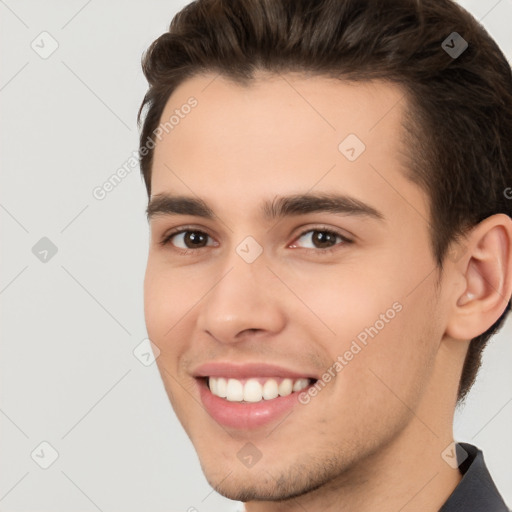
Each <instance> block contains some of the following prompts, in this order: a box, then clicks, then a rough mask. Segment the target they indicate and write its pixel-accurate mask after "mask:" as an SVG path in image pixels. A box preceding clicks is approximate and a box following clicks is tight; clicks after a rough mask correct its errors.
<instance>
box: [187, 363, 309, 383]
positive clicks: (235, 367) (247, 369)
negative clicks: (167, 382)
mask: <svg viewBox="0 0 512 512" xmlns="http://www.w3.org/2000/svg"><path fill="white" fill-rule="evenodd" d="M192 373H193V375H194V377H231V378H233V379H247V378H250V377H283V378H290V379H303V378H309V379H317V377H314V376H313V375H311V374H310V373H307V372H301V371H294V370H290V369H287V368H284V367H282V366H278V365H273V364H267V363H244V364H240V363H230V362H227V361H217V362H209V363H204V364H202V365H200V366H198V367H197V368H196V369H195V371H193V372H192Z"/></svg>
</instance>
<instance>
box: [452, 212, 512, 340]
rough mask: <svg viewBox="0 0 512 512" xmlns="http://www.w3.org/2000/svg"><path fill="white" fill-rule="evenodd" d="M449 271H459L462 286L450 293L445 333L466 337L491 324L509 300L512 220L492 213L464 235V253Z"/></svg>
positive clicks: (511, 272) (480, 332) (511, 263)
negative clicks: (450, 298) (451, 307)
mask: <svg viewBox="0 0 512 512" xmlns="http://www.w3.org/2000/svg"><path fill="white" fill-rule="evenodd" d="M453 271H454V273H455V274H458V273H460V272H462V274H463V279H464V283H465V287H464V290H463V291H462V293H461V292H460V288H459V291H458V292H457V294H456V295H455V296H454V299H455V303H453V309H452V314H451V315H450V319H449V322H448V325H447V329H446V334H447V335H449V336H450V337H452V338H454V339H461V340H470V339H472V338H474V337H476V336H479V335H480V334H482V333H484V332H485V331H486V330H487V329H488V328H489V327H491V326H492V325H493V324H494V323H495V322H496V320H498V319H499V317H500V316H501V315H502V314H503V311H504V310H505V308H506V306H507V303H508V302H509V301H510V297H511V294H512V219H511V218H510V217H508V216H507V215H504V214H496V215H493V216H491V217H488V218H486V219H484V220H483V221H482V222H481V223H480V224H478V225H477V226H476V227H475V228H473V230H472V232H471V234H470V235H469V236H468V238H467V252H466V254H465V255H464V257H463V258H461V260H460V261H459V262H457V263H456V266H455V267H454V269H453ZM455 274H454V275H455ZM459 275H460V274H459Z"/></svg>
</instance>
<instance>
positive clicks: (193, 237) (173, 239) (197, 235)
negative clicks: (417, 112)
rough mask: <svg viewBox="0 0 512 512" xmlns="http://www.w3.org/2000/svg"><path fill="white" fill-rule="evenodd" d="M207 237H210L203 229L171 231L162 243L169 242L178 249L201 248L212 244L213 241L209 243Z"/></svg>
mask: <svg viewBox="0 0 512 512" xmlns="http://www.w3.org/2000/svg"><path fill="white" fill-rule="evenodd" d="M209 239H210V237H209V236H208V234H206V233H204V232H203V231H193V230H182V231H178V232H176V233H171V234H170V235H169V236H167V237H166V238H165V239H164V240H163V241H162V245H167V244H168V243H171V244H172V245H173V246H175V247H177V248H178V249H183V250H187V249H201V248H202V247H207V246H208V245H214V244H213V243H209V241H210V240H209Z"/></svg>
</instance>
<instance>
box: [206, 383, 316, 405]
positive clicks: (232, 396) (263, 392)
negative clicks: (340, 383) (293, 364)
mask: <svg viewBox="0 0 512 512" xmlns="http://www.w3.org/2000/svg"><path fill="white" fill-rule="evenodd" d="M260 380H261V379H260ZM260 380H258V379H255V378H252V379H248V380H246V381H245V383H243V382H241V381H239V380H238V379H225V378H223V377H209V378H208V386H209V388H210V391H211V392H212V394H213V395H215V396H219V397H221V398H225V399H226V400H228V401H230V402H241V401H242V400H243V401H245V402H261V400H263V399H265V400H272V399H273V398H277V397H278V396H288V395H290V394H291V393H292V392H297V391H301V390H303V389H304V388H306V387H308V385H309V379H305V378H302V379H296V380H292V379H283V380H281V382H280V383H279V384H278V383H277V380H276V379H272V378H270V379H267V380H266V381H265V382H264V384H263V385H262V384H261V383H260Z"/></svg>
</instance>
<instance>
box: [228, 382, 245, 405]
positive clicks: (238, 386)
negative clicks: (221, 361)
mask: <svg viewBox="0 0 512 512" xmlns="http://www.w3.org/2000/svg"><path fill="white" fill-rule="evenodd" d="M243 399H244V386H243V385H242V383H241V382H240V381H239V380H236V379H229V380H228V385H227V387H226V400H229V401H230V402H241V401H242V400H243Z"/></svg>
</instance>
